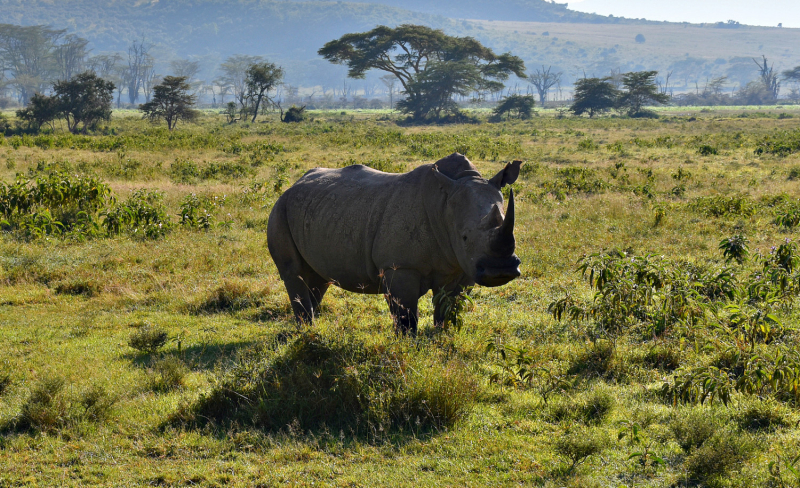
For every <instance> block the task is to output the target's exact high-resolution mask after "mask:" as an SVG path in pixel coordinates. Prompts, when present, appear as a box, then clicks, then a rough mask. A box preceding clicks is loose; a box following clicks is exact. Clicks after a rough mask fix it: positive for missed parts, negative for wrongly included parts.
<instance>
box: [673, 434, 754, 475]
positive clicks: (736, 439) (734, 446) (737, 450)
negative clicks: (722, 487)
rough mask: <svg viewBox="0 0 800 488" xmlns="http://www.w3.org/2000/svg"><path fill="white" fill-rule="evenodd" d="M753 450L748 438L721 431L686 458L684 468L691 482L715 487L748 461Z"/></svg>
mask: <svg viewBox="0 0 800 488" xmlns="http://www.w3.org/2000/svg"><path fill="white" fill-rule="evenodd" d="M753 450H754V446H753V443H752V442H751V441H750V440H749V439H748V438H747V437H745V436H742V435H739V434H737V433H735V432H731V431H721V432H718V433H716V434H715V435H713V436H712V437H711V438H709V439H708V440H707V441H705V442H704V443H703V444H702V445H701V446H700V447H698V448H697V449H695V450H694V451H693V452H692V453H691V454H690V455H689V456H688V457H687V458H686V462H685V464H684V467H685V469H686V473H687V475H688V477H689V479H690V480H691V481H693V482H696V483H702V484H706V485H713V484H716V482H719V481H721V480H722V478H723V477H724V476H725V475H727V474H728V473H729V472H730V471H731V470H732V469H734V468H735V467H736V466H738V465H739V464H741V463H742V462H744V461H746V460H747V459H748V458H749V457H750V455H751V453H752V451H753Z"/></svg>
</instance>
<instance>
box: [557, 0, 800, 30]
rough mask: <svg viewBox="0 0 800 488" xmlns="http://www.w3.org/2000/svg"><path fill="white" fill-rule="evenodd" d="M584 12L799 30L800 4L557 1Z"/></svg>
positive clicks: (770, 0) (785, 0)
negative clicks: (780, 25) (781, 26)
mask: <svg viewBox="0 0 800 488" xmlns="http://www.w3.org/2000/svg"><path fill="white" fill-rule="evenodd" d="M556 1H557V2H558V3H569V8H570V9H573V10H578V11H581V12H589V13H597V14H601V15H609V14H613V15H615V16H618V17H631V18H637V19H638V18H642V17H643V18H645V19H648V20H668V21H671V22H692V23H702V22H720V21H722V22H725V21H728V20H736V21H738V22H740V23H742V24H748V25H766V26H772V27H775V26H777V25H778V23H782V24H783V27H796V28H800V0H760V1H753V0H668V1H665V0H568V1H564V0H556Z"/></svg>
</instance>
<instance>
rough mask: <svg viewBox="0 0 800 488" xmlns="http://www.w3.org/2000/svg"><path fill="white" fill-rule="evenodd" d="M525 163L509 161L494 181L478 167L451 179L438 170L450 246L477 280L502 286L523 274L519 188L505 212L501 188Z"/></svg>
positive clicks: (512, 193)
mask: <svg viewBox="0 0 800 488" xmlns="http://www.w3.org/2000/svg"><path fill="white" fill-rule="evenodd" d="M521 165H522V161H514V162H513V163H508V164H506V166H505V168H503V169H502V170H501V171H500V172H499V173H497V174H496V175H495V176H493V177H492V178H491V179H489V180H486V179H484V178H483V177H481V175H480V173H478V172H477V171H474V170H466V171H462V172H461V173H460V174H459V175H457V177H456V178H455V179H452V178H450V177H448V176H446V175H444V174H442V173H441V172H439V171H438V169H437V168H436V167H435V166H434V168H433V173H434V174H435V176H436V180H437V182H438V183H439V189H440V190H441V191H443V192H444V193H445V195H446V196H445V205H444V216H443V217H444V219H443V220H444V222H445V224H444V225H445V226H446V227H447V231H448V232H447V234H448V236H449V244H450V247H451V249H452V251H453V253H454V254H455V257H456V259H457V260H458V263H459V265H460V267H461V269H462V270H463V271H464V273H466V275H467V277H468V279H469V281H471V282H472V283H477V284H479V285H481V286H500V285H504V284H506V283H508V282H509V281H511V280H513V279H515V278H517V277H519V275H520V271H519V265H520V260H519V258H518V257H517V256H516V255H515V254H514V250H515V248H516V240H515V239H514V191H513V190H511V192H510V195H509V202H508V211H507V212H506V213H505V215H504V214H503V195H502V193H501V192H500V189H501V188H502V187H504V186H506V185H510V184H512V183H514V182H515V181H516V180H517V177H518V176H519V170H520V166H521Z"/></svg>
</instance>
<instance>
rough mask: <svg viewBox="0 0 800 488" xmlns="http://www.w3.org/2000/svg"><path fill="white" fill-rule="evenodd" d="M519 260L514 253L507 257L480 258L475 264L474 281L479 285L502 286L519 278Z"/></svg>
mask: <svg viewBox="0 0 800 488" xmlns="http://www.w3.org/2000/svg"><path fill="white" fill-rule="evenodd" d="M520 263H521V261H520V260H519V258H518V257H517V256H515V255H513V254H512V255H511V256H510V257H507V258H490V259H481V260H480V261H478V264H477V266H476V267H477V271H478V272H477V274H476V276H475V283H477V284H479V285H481V286H502V285H505V284H506V283H508V282H509V281H511V280H513V279H516V278H519V275H520V271H519V265H520Z"/></svg>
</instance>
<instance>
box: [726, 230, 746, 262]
mask: <svg viewBox="0 0 800 488" xmlns="http://www.w3.org/2000/svg"><path fill="white" fill-rule="evenodd" d="M719 249H720V250H721V251H722V256H723V257H724V258H725V262H727V263H729V262H731V261H736V262H737V263H738V264H740V265H741V264H743V263H744V262H745V261H746V260H747V255H748V254H749V253H750V251H749V249H748V247H747V237H746V236H744V235H742V234H737V235H735V236H732V237H728V238H727V239H723V240H722V241H720V243H719Z"/></svg>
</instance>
